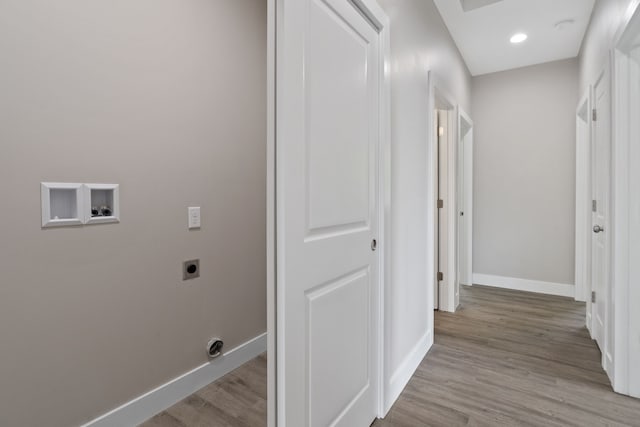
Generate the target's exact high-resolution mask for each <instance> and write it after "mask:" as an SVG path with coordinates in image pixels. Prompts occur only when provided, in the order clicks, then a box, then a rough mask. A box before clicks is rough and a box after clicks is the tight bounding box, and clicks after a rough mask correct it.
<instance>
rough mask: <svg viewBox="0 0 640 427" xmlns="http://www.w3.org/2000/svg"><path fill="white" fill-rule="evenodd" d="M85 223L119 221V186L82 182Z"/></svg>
mask: <svg viewBox="0 0 640 427" xmlns="http://www.w3.org/2000/svg"><path fill="white" fill-rule="evenodd" d="M83 210H84V222H85V224H105V223H113V222H120V186H119V185H118V184H84V209H83Z"/></svg>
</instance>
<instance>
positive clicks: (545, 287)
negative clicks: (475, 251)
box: [473, 273, 575, 298]
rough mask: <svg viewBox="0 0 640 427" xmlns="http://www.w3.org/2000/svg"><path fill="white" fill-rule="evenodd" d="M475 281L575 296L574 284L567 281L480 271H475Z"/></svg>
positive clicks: (494, 285) (480, 283)
mask: <svg viewBox="0 0 640 427" xmlns="http://www.w3.org/2000/svg"><path fill="white" fill-rule="evenodd" d="M473 283H475V284H476V285H484V286H492V287H494V288H504V289H514V290H517V291H525V292H535V293H538V294H547V295H557V296H561V297H571V298H573V296H574V289H575V286H574V285H570V284H567V283H553V282H542V281H539V280H529V279H518V278H515V277H504V276H492V275H489V274H480V273H473Z"/></svg>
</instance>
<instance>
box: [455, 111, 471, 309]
mask: <svg viewBox="0 0 640 427" xmlns="http://www.w3.org/2000/svg"><path fill="white" fill-rule="evenodd" d="M465 122H466V124H467V125H469V130H468V131H467V132H466V133H464V135H463V134H462V125H463V123H465ZM466 138H470V139H471V142H470V143H469V144H468V147H466V148H467V149H468V151H465V142H466ZM473 149H474V145H473V120H471V117H469V115H468V114H467V113H466V112H465V111H464V109H463V108H462V107H461V106H459V105H458V162H457V164H458V165H459V166H462V171H464V174H463V176H461V172H462V171H461V170H458V173H457V176H458V180H459V182H458V191H460V190H461V189H466V190H467V192H466V193H465V192H464V191H461V192H462V193H463V195H464V200H463V201H462V206H458V211H463V212H464V217H462V218H463V219H462V221H464V223H465V228H466V230H465V236H464V237H466V239H465V244H464V245H460V246H461V247H458V254H460V252H461V249H462V250H464V251H465V252H466V254H465V261H466V262H465V264H466V265H465V266H461V265H460V256H459V255H458V278H457V281H458V291H459V290H460V285H467V286H472V285H473ZM461 178H462V179H461ZM468 184H470V185H468ZM457 200H459V201H460V195H459V194H458V198H457ZM457 214H458V213H457V212H456V215H457ZM456 220H457V221H458V236H459V235H460V229H459V226H460V217H457V219H456ZM457 241H458V244H459V242H460V238H459V237H458V240H457ZM460 271H465V272H466V273H468V277H467V281H468V282H469V283H462V277H461V276H462V275H461V274H460ZM458 301H459V296H458Z"/></svg>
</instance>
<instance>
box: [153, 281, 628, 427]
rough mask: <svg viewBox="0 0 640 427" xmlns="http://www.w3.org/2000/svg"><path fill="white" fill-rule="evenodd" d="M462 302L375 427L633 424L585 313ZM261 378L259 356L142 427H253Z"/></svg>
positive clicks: (439, 323)
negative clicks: (609, 376)
mask: <svg viewBox="0 0 640 427" xmlns="http://www.w3.org/2000/svg"><path fill="white" fill-rule="evenodd" d="M461 294H462V295H461V297H462V305H461V307H460V309H459V310H458V312H456V313H455V314H450V313H443V312H440V313H437V314H436V339H435V344H434V346H433V348H432V349H431V351H430V352H429V354H428V356H427V358H426V359H425V360H424V361H423V362H422V364H421V366H420V367H419V368H418V371H417V372H416V373H415V375H414V376H413V378H412V379H411V381H410V382H409V384H408V386H407V388H406V389H405V390H404V392H403V393H402V395H401V396H400V398H399V399H398V401H397V402H396V404H395V405H394V407H393V408H392V409H391V411H390V413H389V415H388V416H387V418H386V419H384V420H378V421H376V422H375V423H374V426H375V427H416V426H426V425H431V426H464V425H474V426H477V425H484V426H496V425H504V426H513V425H535V426H567V425H576V426H599V425H602V426H605V425H607V426H638V425H640V401H638V400H636V399H632V398H629V397H625V396H621V395H618V394H615V393H614V392H613V391H611V386H610V384H609V381H608V379H607V376H606V375H605V373H604V372H603V371H602V368H601V367H600V360H599V359H600V352H599V350H598V349H597V347H596V345H595V343H594V342H593V341H592V340H591V339H590V338H589V335H588V332H587V330H586V329H585V327H584V326H583V324H584V305H583V304H580V303H576V302H574V301H573V300H571V299H568V298H562V297H555V296H546V295H541V294H532V293H527V292H519V291H512V290H504V289H497V288H490V287H484V286H473V287H471V288H468V287H463V288H462V289H461ZM265 372H266V358H264V357H263V356H261V357H259V358H257V359H255V360H254V361H252V362H251V363H249V364H247V365H245V366H243V367H242V368H240V369H238V370H236V371H235V372H233V373H232V374H229V375H227V376H225V377H224V378H222V379H221V380H220V381H217V382H216V383H214V384H212V385H210V386H208V387H206V388H204V389H203V390H201V391H199V392H198V393H196V394H194V395H192V396H191V397H189V398H187V399H185V400H184V401H183V402H180V403H178V404H177V405H175V406H174V407H172V408H170V409H169V410H167V411H165V412H163V413H162V414H160V415H158V416H156V417H154V418H153V419H151V420H150V421H149V422H147V423H145V424H144V427H178V426H179V427H183V426H184V427H195V426H251V427H253V426H256V425H258V424H257V423H258V420H266V402H265V400H264V399H265V396H266V380H261V378H260V377H261V376H263V375H266V374H265ZM241 403H242V404H246V405H247V406H246V407H245V408H239V407H238V406H239V405H240V404H241ZM260 412H262V414H260ZM260 415H261V416H260Z"/></svg>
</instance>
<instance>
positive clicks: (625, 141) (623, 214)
mask: <svg viewBox="0 0 640 427" xmlns="http://www.w3.org/2000/svg"><path fill="white" fill-rule="evenodd" d="M637 7H638V4H637V3H635V4H633V5H632V6H631V7H630V8H629V9H628V10H627V14H626V15H625V19H624V23H623V24H622V25H621V27H620V28H619V30H618V35H617V37H616V41H615V43H614V48H613V49H612V60H611V63H612V72H611V89H612V90H611V96H612V103H611V104H612V105H611V107H612V123H611V131H612V138H611V148H612V154H611V156H612V177H611V178H612V181H611V184H612V185H611V226H610V229H611V230H612V237H611V240H612V245H611V246H612V249H611V251H612V257H611V279H610V280H611V286H612V290H611V295H610V296H611V299H610V300H609V305H608V307H607V308H608V309H609V310H611V311H612V315H611V316H608V317H607V321H609V322H612V326H613V328H612V334H613V337H612V339H611V342H612V343H611V347H612V348H609V349H608V350H609V351H608V352H607V355H606V357H605V358H603V359H604V363H603V364H604V367H605V370H606V371H607V373H608V374H609V376H610V378H611V382H612V386H613V389H614V390H615V391H616V392H618V393H622V394H627V395H631V396H634V397H640V369H638V367H637V364H636V363H633V362H634V361H635V360H638V358H639V357H640V344H639V341H638V336H639V335H640V316H638V315H637V314H636V313H637V310H636V309H635V306H634V304H636V303H637V301H638V296H639V295H640V293H639V292H638V290H637V287H635V286H633V284H637V283H639V282H640V269H638V267H637V266H636V263H634V261H635V260H636V259H637V258H638V256H637V255H638V254H640V227H638V222H637V221H636V219H637V218H638V212H640V194H638V191H637V188H638V187H637V182H638V179H639V178H640V173H639V172H638V170H637V167H636V166H635V165H637V160H638V158H639V157H640V146H639V145H638V139H637V138H638V135H637V133H638V131H639V128H638V126H637V119H636V118H637V115H638V109H639V105H640V101H638V97H639V96H640V88H639V87H638V83H637V81H638V74H640V70H639V67H638V66H637V65H635V63H634V61H632V60H630V57H629V53H628V52H627V51H628V50H631V49H634V48H635V49H637V47H636V40H637V37H638V33H639V32H640V30H639V28H640V9H638V8H637ZM611 353H613V354H611Z"/></svg>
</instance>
